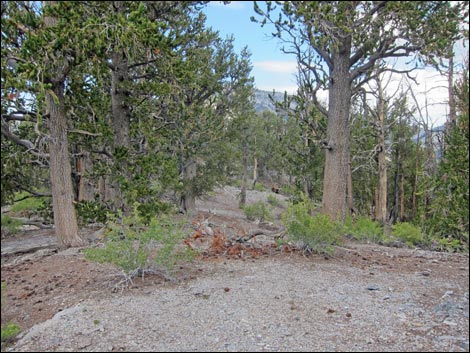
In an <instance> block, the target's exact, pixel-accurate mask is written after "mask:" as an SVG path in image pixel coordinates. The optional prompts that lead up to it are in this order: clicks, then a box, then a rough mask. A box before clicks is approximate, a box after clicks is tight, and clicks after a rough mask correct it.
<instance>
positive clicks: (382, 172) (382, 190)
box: [376, 81, 388, 224]
mask: <svg viewBox="0 0 470 353" xmlns="http://www.w3.org/2000/svg"><path fill="white" fill-rule="evenodd" d="M377 82H378V85H379V102H378V108H379V111H378V118H379V121H378V124H379V129H380V131H379V145H378V155H377V159H378V169H379V183H378V191H379V193H378V199H377V201H378V202H377V204H376V220H377V221H378V222H380V223H382V224H385V223H386V222H387V193H388V190H387V159H386V149H385V127H384V121H385V101H384V96H383V89H382V85H381V83H380V81H377Z"/></svg>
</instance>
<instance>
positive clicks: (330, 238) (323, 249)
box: [282, 199, 343, 254]
mask: <svg viewBox="0 0 470 353" xmlns="http://www.w3.org/2000/svg"><path fill="white" fill-rule="evenodd" d="M313 207H314V206H313V204H312V203H311V202H309V201H308V200H305V199H304V200H303V201H301V202H299V203H297V204H295V205H291V206H289V207H288V209H287V212H286V213H285V214H284V215H283V217H282V220H283V223H284V225H285V227H286V229H287V232H288V234H289V237H290V239H291V240H292V241H294V242H296V243H298V245H299V246H300V247H301V248H302V249H303V250H304V251H306V252H317V253H325V254H331V253H333V250H334V249H333V245H334V244H337V243H338V242H339V240H340V237H341V233H342V230H343V226H342V225H341V224H340V223H338V222H335V221H332V220H331V219H330V218H329V217H328V216H326V215H322V214H317V215H315V216H311V215H310V214H311V210H312V209H313Z"/></svg>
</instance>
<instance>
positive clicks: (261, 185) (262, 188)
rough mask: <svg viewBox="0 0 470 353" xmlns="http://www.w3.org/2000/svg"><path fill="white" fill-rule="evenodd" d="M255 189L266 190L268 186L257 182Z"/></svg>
mask: <svg viewBox="0 0 470 353" xmlns="http://www.w3.org/2000/svg"><path fill="white" fill-rule="evenodd" d="M255 190H256V191H265V190H266V188H265V187H264V185H263V184H260V183H256V184H255Z"/></svg>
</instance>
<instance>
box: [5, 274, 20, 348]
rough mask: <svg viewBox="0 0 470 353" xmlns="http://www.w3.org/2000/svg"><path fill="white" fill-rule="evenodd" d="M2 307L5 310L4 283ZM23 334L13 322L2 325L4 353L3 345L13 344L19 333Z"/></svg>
mask: <svg viewBox="0 0 470 353" xmlns="http://www.w3.org/2000/svg"><path fill="white" fill-rule="evenodd" d="M1 288H2V289H1V304H2V305H1V306H2V308H4V307H5V306H4V305H5V292H6V283H5V282H2V287H1ZM20 332H21V328H20V327H19V326H18V325H16V324H14V323H11V322H8V323H6V324H5V325H2V327H1V342H2V351H3V344H4V343H8V342H11V341H12V340H13V339H14V338H15V337H16V336H17V335H18V334H19V333H20Z"/></svg>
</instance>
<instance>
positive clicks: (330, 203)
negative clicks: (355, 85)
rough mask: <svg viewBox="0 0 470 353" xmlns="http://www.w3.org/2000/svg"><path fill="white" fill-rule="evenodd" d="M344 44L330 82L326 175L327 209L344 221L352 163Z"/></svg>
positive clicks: (336, 55)
mask: <svg viewBox="0 0 470 353" xmlns="http://www.w3.org/2000/svg"><path fill="white" fill-rule="evenodd" d="M346 42H348V43H342V44H343V45H340V48H339V49H338V52H337V53H334V54H333V62H334V63H335V66H334V67H333V68H332V69H331V75H330V77H331V78H330V85H329V92H330V93H329V106H328V127H327V141H326V146H325V147H326V158H325V172H324V178H323V199H322V205H323V212H324V213H325V214H327V215H329V216H330V217H331V218H333V219H340V220H344V218H345V217H346V215H347V214H348V213H349V212H348V203H347V180H348V162H349V146H350V132H349V109H350V101H351V85H350V81H349V54H350V51H351V49H350V47H351V43H350V41H347V40H346Z"/></svg>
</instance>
